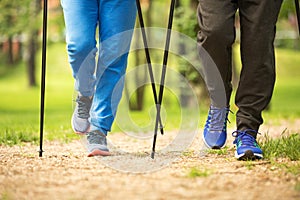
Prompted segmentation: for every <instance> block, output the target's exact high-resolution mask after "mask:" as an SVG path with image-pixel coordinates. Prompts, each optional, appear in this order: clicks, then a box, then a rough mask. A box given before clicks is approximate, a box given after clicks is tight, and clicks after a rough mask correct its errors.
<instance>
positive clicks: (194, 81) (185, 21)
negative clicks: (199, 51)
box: [175, 0, 208, 106]
mask: <svg viewBox="0 0 300 200" xmlns="http://www.w3.org/2000/svg"><path fill="white" fill-rule="evenodd" d="M197 5H198V1H197V0H190V1H188V2H187V1H179V0H177V5H176V20H175V28H176V29H177V30H178V31H179V32H181V33H182V34H185V35H186V36H188V37H190V38H192V39H193V40H195V41H196V37H197V33H198V31H199V26H198V23H197V18H196V16H197V15H196V9H197ZM187 51H188V50H187V47H186V44H185V43H184V42H179V52H180V54H181V55H184V54H187V53H195V52H187ZM179 73H180V74H181V75H182V76H183V77H184V78H186V79H187V80H188V82H189V83H190V84H191V85H192V87H193V89H194V91H195V92H196V94H197V96H198V98H199V99H201V100H202V101H203V100H207V98H208V95H207V90H206V87H205V84H204V81H203V79H202V77H201V75H200V74H199V72H198V71H197V70H196V69H195V68H194V67H193V66H192V65H191V64H190V63H189V62H188V61H186V60H183V59H180V60H179ZM186 91H187V90H186V88H182V87H181V97H180V98H181V103H182V105H183V106H188V104H189V95H190V94H187V93H186Z"/></svg>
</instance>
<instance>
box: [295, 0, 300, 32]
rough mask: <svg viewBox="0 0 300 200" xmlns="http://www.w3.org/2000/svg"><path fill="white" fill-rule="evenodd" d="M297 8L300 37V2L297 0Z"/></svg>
mask: <svg viewBox="0 0 300 200" xmlns="http://www.w3.org/2000/svg"><path fill="white" fill-rule="evenodd" d="M295 7H296V15H297V22H298V32H299V35H300V9H299V0H295Z"/></svg>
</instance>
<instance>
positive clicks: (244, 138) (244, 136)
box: [232, 129, 260, 147]
mask: <svg viewBox="0 0 300 200" xmlns="http://www.w3.org/2000/svg"><path fill="white" fill-rule="evenodd" d="M247 132H253V133H256V134H260V133H259V132H257V131H255V130H252V129H246V130H244V131H239V130H237V131H234V132H233V133H232V136H233V137H235V140H234V141H233V144H237V145H238V146H240V144H238V142H239V141H241V142H242V144H241V145H246V146H252V147H255V144H257V142H256V140H255V138H254V137H253V136H252V135H250V134H248V133H247ZM239 139H240V140H239Z"/></svg>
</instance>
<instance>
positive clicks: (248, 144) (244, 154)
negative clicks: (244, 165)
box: [232, 129, 263, 160]
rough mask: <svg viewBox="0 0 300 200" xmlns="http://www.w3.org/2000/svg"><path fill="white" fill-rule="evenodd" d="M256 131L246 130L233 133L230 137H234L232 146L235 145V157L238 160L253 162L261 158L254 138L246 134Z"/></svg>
mask: <svg viewBox="0 0 300 200" xmlns="http://www.w3.org/2000/svg"><path fill="white" fill-rule="evenodd" d="M247 132H248V133H249V132H255V133H257V131H255V130H252V129H247V130H244V131H239V130H238V131H235V132H233V133H232V136H233V137H235V140H234V142H233V144H235V145H236V151H235V157H236V158H237V159H239V160H254V159H261V158H263V152H262V150H261V149H260V147H259V146H258V144H257V142H256V140H255V138H254V137H253V136H252V135H250V134H248V133H247Z"/></svg>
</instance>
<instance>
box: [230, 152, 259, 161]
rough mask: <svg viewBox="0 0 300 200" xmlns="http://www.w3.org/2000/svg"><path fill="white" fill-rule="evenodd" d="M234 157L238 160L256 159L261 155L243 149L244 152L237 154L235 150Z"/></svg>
mask: <svg viewBox="0 0 300 200" xmlns="http://www.w3.org/2000/svg"><path fill="white" fill-rule="evenodd" d="M235 157H236V158H237V159H238V160H256V159H262V158H263V156H262V155H261V154H258V153H253V152H252V151H251V150H247V151H245V153H243V154H240V155H238V154H237V152H235Z"/></svg>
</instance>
